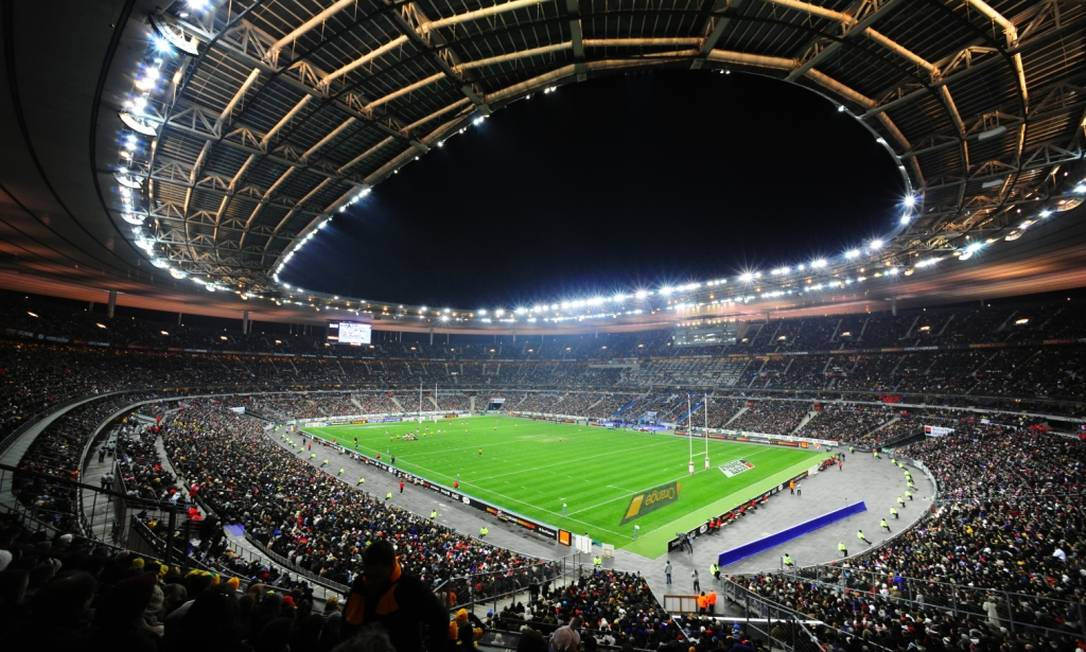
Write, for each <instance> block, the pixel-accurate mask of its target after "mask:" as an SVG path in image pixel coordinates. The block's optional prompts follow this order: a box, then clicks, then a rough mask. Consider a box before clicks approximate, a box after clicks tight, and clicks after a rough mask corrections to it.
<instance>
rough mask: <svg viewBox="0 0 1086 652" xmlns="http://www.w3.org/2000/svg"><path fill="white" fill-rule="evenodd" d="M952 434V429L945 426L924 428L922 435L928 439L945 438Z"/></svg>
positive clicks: (926, 426)
mask: <svg viewBox="0 0 1086 652" xmlns="http://www.w3.org/2000/svg"><path fill="white" fill-rule="evenodd" d="M952 432H954V429H953V428H947V427H946V426H928V425H925V426H924V434H925V435H927V436H928V437H946V436H947V435H949V434H950V433H952Z"/></svg>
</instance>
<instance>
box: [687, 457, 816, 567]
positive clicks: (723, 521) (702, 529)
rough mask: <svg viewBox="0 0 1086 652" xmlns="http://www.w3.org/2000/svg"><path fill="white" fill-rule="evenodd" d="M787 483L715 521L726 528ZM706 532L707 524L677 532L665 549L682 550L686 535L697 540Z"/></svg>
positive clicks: (802, 475) (707, 529)
mask: <svg viewBox="0 0 1086 652" xmlns="http://www.w3.org/2000/svg"><path fill="white" fill-rule="evenodd" d="M807 476H808V472H807V471H804V472H803V473H800V474H799V475H797V476H796V477H794V478H792V479H791V480H789V481H788V482H791V481H792V480H794V481H796V482H798V481H800V480H802V479H804V478H806V477H807ZM788 482H784V483H782V484H779V485H777V486H776V487H773V488H772V489H770V490H769V491H766V492H764V493H762V494H761V495H759V496H756V497H754V498H752V499H750V500H748V501H747V502H745V503H743V504H742V505H739V506H738V507H735V508H733V509H731V510H728V511H727V512H724V513H723V514H720V515H719V516H717V517H716V519H717V520H718V521H720V522H721V527H725V526H727V525H728V524H729V523H731V522H732V521H734V520H736V519H737V518H739V517H741V516H743V515H744V514H746V513H747V512H748V511H750V510H752V509H755V508H757V507H758V506H759V505H761V504H763V503H765V502H766V501H767V500H769V497H770V496H772V495H774V494H777V493H780V492H781V491H782V490H783V489H784V487H786V486H788ZM708 520H713V519H712V518H710V519H708ZM708 531H709V527H708V524H707V523H702V524H701V525H699V526H698V527H696V528H694V529H692V530H690V531H688V532H679V533H678V534H679V536H676V537H675V538H674V539H671V540H670V541H668V542H667V549H668V551H669V552H670V551H672V550H679V549H680V548H682V546H683V541H684V540H685V539H686V536H687V535H690V536H692V537H694V538H697V537H698V536H700V535H702V534H706V533H707V532H708Z"/></svg>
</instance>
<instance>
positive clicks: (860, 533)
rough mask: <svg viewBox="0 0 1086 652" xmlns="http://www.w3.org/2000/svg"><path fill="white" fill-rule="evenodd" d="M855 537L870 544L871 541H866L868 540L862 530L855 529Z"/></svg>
mask: <svg viewBox="0 0 1086 652" xmlns="http://www.w3.org/2000/svg"><path fill="white" fill-rule="evenodd" d="M856 538H857V539H859V540H860V541H863V542H864V543H866V544H867V545H871V542H870V541H868V540H867V537H866V536H865V535H864V531H863V530H857V531H856Z"/></svg>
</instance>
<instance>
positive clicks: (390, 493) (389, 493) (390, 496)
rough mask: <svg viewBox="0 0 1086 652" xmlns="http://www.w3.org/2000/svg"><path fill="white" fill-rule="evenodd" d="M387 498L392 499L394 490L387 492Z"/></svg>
mask: <svg viewBox="0 0 1086 652" xmlns="http://www.w3.org/2000/svg"><path fill="white" fill-rule="evenodd" d="M385 500H392V492H391V491H390V492H388V493H387V494H385Z"/></svg>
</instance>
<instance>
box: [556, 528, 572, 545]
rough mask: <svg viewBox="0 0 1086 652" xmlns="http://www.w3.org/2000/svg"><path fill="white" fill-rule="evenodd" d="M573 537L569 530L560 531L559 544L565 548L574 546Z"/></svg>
mask: <svg viewBox="0 0 1086 652" xmlns="http://www.w3.org/2000/svg"><path fill="white" fill-rule="evenodd" d="M572 537H573V535H571V534H570V533H569V530H558V543H560V544H562V545H563V546H571V545H573V538H572Z"/></svg>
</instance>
